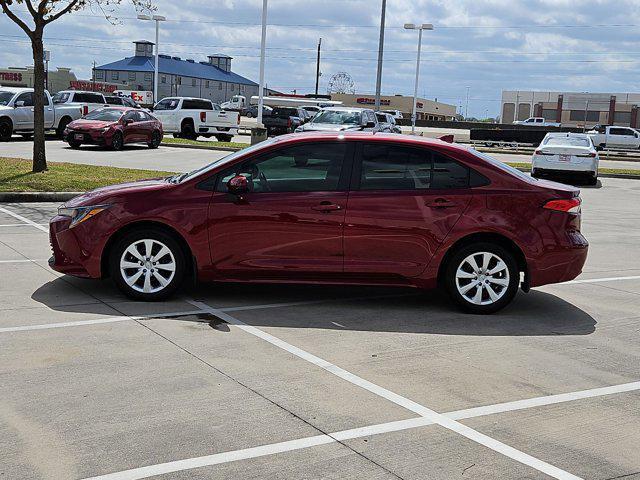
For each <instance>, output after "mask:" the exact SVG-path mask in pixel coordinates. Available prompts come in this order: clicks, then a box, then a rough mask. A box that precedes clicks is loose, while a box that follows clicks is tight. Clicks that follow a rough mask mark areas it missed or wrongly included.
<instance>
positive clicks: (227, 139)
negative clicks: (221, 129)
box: [216, 134, 233, 142]
mask: <svg viewBox="0 0 640 480" xmlns="http://www.w3.org/2000/svg"><path fill="white" fill-rule="evenodd" d="M216 139H217V140H218V141H219V142H230V141H231V140H233V135H227V134H221V135H216Z"/></svg>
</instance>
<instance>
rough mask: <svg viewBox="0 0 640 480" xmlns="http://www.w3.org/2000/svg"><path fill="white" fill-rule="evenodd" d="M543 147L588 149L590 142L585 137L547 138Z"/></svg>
mask: <svg viewBox="0 0 640 480" xmlns="http://www.w3.org/2000/svg"><path fill="white" fill-rule="evenodd" d="M544 144H545V145H549V146H552V147H553V146H558V147H590V146H591V142H590V141H589V139H588V138H585V137H549V138H547V140H546V141H545V142H544Z"/></svg>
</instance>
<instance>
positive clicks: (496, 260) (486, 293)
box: [455, 252, 509, 305]
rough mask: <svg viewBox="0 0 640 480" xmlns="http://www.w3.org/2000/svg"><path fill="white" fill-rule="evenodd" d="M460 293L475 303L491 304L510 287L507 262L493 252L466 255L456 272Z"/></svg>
mask: <svg viewBox="0 0 640 480" xmlns="http://www.w3.org/2000/svg"><path fill="white" fill-rule="evenodd" d="M455 285H456V288H457V289H458V293H459V294H460V295H461V296H462V298H464V299H465V300H466V301H467V302H469V303H471V304H473V305H491V304H493V303H495V302H497V301H498V300H500V299H501V298H502V297H503V296H504V295H505V293H506V292H507V289H508V288H509V268H508V267H507V264H506V262H505V261H504V260H503V259H501V258H500V257H499V256H498V255H496V254H495V253H491V252H476V253H473V254H471V255H469V256H468V257H466V258H465V259H464V260H463V261H462V262H461V263H460V265H459V266H458V269H457V270H456V273H455Z"/></svg>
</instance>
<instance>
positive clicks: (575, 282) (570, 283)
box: [558, 275, 640, 285]
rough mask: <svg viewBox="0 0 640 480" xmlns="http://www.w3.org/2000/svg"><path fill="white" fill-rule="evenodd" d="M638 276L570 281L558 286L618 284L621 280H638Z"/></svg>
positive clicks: (639, 277)
mask: <svg viewBox="0 0 640 480" xmlns="http://www.w3.org/2000/svg"><path fill="white" fill-rule="evenodd" d="M638 279H640V275H634V276H631V277H606V278H588V279H586V280H571V281H570V282H564V283H559V284H558V285H574V284H580V283H599V282H619V281H621V280H638Z"/></svg>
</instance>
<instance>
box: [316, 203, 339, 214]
mask: <svg viewBox="0 0 640 480" xmlns="http://www.w3.org/2000/svg"><path fill="white" fill-rule="evenodd" d="M311 210H315V211H317V212H324V213H329V212H335V211H336V210H342V207H341V206H340V205H336V204H335V203H331V202H320V205H314V206H313V207H311Z"/></svg>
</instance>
